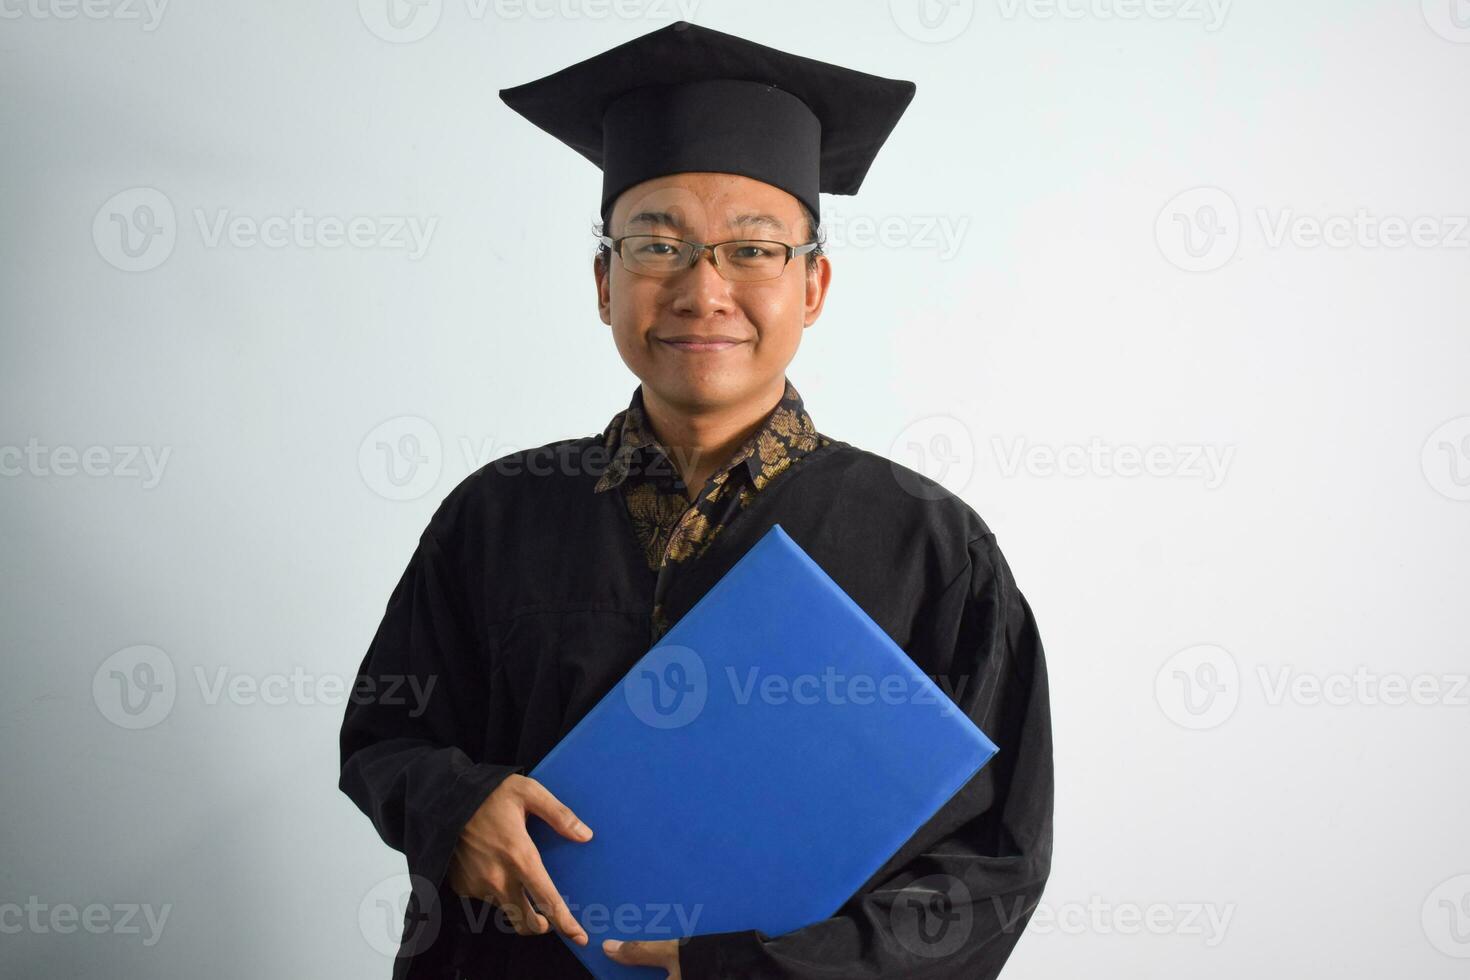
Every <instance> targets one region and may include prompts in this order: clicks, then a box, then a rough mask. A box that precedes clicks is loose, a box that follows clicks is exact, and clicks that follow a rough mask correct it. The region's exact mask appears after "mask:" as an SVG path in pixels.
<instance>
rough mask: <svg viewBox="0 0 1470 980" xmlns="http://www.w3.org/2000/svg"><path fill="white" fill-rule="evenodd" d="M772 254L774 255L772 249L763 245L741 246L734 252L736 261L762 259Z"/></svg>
mask: <svg viewBox="0 0 1470 980" xmlns="http://www.w3.org/2000/svg"><path fill="white" fill-rule="evenodd" d="M774 254H776V253H775V251H774V250H773V249H771V248H768V247H766V246H764V245H742V246H740V248H738V249H736V251H735V257H736V258H737V259H763V258H765V257H766V256H768V255H774Z"/></svg>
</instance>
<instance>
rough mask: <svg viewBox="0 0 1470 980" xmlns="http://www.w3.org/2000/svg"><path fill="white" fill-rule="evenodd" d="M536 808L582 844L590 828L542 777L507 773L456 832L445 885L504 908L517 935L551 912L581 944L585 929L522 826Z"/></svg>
mask: <svg viewBox="0 0 1470 980" xmlns="http://www.w3.org/2000/svg"><path fill="white" fill-rule="evenodd" d="M528 813H534V814H536V815H537V816H538V817H540V818H541V819H542V820H544V821H546V822H547V823H548V824H550V825H551V827H552V829H553V830H555V831H556V832H557V833H559V834H561V835H562V836H563V837H566V838H567V839H568V840H574V841H577V842H578V843H585V842H587V841H589V840H591V839H592V831H591V829H590V828H588V827H587V826H586V825H585V824H583V823H582V822H581V821H580V820H578V819H577V815H576V814H574V813H573V812H572V811H571V810H570V809H569V808H568V807H567V806H566V805H565V804H563V803H562V802H561V801H560V800H558V799H557V798H556V797H555V796H553V795H551V791H550V790H549V789H547V788H546V787H545V786H542V785H541V783H540V782H538V781H537V780H534V779H532V778H530V777H529V776H522V775H521V774H520V773H511V774H510V775H509V776H506V777H505V779H504V780H503V781H502V782H501V784H500V785H499V786H497V787H495V791H494V792H493V793H491V794H490V795H489V796H488V797H486V799H485V802H484V803H481V804H480V808H479V809H478V810H476V811H475V815H474V816H472V817H470V819H469V822H468V823H466V824H465V826H464V830H462V831H461V832H460V837H459V844H458V845H457V846H456V847H455V849H454V854H453V856H452V857H451V858H450V860H449V878H448V880H449V887H450V888H452V889H453V890H454V893H455V894H456V895H463V896H465V897H467V898H479V899H483V900H484V901H487V902H491V903H493V904H495V905H497V906H499V907H500V908H501V909H503V910H504V911H505V915H506V918H508V919H510V921H511V924H512V925H513V926H515V930H516V933H517V934H518V935H521V936H537V935H540V934H541V933H544V932H546V930H547V928H548V926H547V922H546V918H545V917H543V915H542V914H541V913H542V912H545V913H547V914H549V915H550V917H551V920H552V921H553V922H555V923H556V927H557V929H559V930H560V931H561V932H562V934H563V935H565V936H566V937H567V938H568V939H570V940H572V941H573V942H575V943H577V944H578V945H581V946H586V945H587V932H586V930H584V929H583V928H582V927H581V925H580V924H578V922H577V920H576V919H575V918H574V917H573V916H572V910H571V909H569V908H567V904H566V903H565V902H564V901H562V897H561V893H560V892H559V891H557V890H556V885H555V884H553V883H552V881H551V876H550V875H549V874H547V873H546V866H545V865H543V864H542V863H541V852H540V851H538V850H537V849H536V844H535V842H534V841H532V840H531V835H530V833H529V832H528V831H527V830H526V815H527V814H528Z"/></svg>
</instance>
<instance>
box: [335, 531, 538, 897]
mask: <svg viewBox="0 0 1470 980" xmlns="http://www.w3.org/2000/svg"><path fill="white" fill-rule="evenodd" d="M469 609H470V606H469V605H468V603H467V601H466V588H465V578H464V575H463V571H462V566H461V565H460V564H459V563H457V562H455V561H453V560H452V559H451V557H450V554H449V553H448V552H447V551H446V548H445V546H444V545H443V543H442V542H441V541H440V539H439V538H438V537H437V536H436V534H435V532H434V527H433V524H430V526H429V527H428V528H426V529H425V531H424V533H423V535H422V536H421V537H420V538H419V542H418V545H417V547H416V548H415V550H414V553H413V555H412V557H411V558H410V559H409V562H408V567H407V568H406V569H405V570H404V572H403V576H402V578H401V579H400V580H399V582H398V584H397V586H395V587H394V589H393V592H392V595H391V596H390V598H389V599H388V607H387V610H386V611H385V613H384V615H383V619H382V622H381V623H380V624H379V626H378V629H377V632H376V634H375V635H374V636H373V639H372V642H371V644H370V645H369V647H368V650H367V654H366V656H365V657H364V658H363V661H362V665H361V667H360V668H359V669H358V674H357V678H356V681H355V683H354V687H353V689H352V692H351V695H350V696H349V698H348V704H347V709H346V712H345V716H344V718H343V721H342V730H341V762H342V773H341V778H340V780H339V782H338V787H339V788H340V789H341V790H342V792H344V793H346V794H347V796H349V797H350V798H351V799H352V801H353V802H354V803H356V804H357V806H358V807H359V808H360V809H361V810H362V811H363V812H364V813H365V814H367V816H368V817H369V818H370V819H371V820H372V823H373V826H374V828H376V829H377V832H378V835H379V836H380V837H382V839H383V841H384V842H385V843H387V844H388V845H389V846H390V847H392V848H394V849H395V850H398V851H401V852H403V854H404V856H405V857H406V858H407V859H408V871H409V874H411V875H416V876H422V878H423V879H425V881H424V882H417V881H416V882H415V884H416V886H417V885H420V884H422V885H426V886H428V887H430V888H431V889H432V888H437V887H438V886H440V884H441V882H442V881H443V879H444V878H445V876H446V873H447V871H448V866H449V859H450V856H451V855H452V854H453V852H454V849H455V847H456V846H457V845H458V843H459V835H460V832H461V831H462V830H463V828H464V825H465V823H466V822H468V820H469V818H470V817H471V816H473V815H474V812H475V811H476V810H477V809H478V808H479V806H480V804H481V803H483V802H484V800H485V798H486V797H488V796H489V795H490V793H491V792H493V791H494V789H495V787H497V786H499V785H500V783H501V782H502V781H503V780H504V779H505V778H506V777H507V776H508V775H510V774H512V773H517V772H519V773H524V772H525V769H524V768H523V767H517V766H509V765H498V764H491V763H487V762H483V761H480V759H479V758H478V756H479V755H480V749H479V745H480V743H481V740H482V738H481V736H482V733H483V732H484V730H485V719H486V716H487V704H488V697H489V695H488V687H487V683H486V678H485V676H484V670H483V663H484V657H485V655H484V653H483V650H482V649H481V644H480V642H479V640H478V638H477V637H476V635H475V632H474V630H473V627H472V625H471V622H472V618H471V616H470V615H469ZM414 891H415V893H416V894H417V892H418V887H415V889H414ZM431 893H432V892H431Z"/></svg>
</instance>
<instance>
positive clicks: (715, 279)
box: [669, 249, 734, 318]
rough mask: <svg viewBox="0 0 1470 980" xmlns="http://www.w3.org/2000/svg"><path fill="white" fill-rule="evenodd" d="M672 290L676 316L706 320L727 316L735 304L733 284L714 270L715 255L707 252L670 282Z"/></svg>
mask: <svg viewBox="0 0 1470 980" xmlns="http://www.w3.org/2000/svg"><path fill="white" fill-rule="evenodd" d="M669 284H670V288H671V289H672V290H673V308H674V312H675V313H679V314H683V315H686V316H691V317H696V318H703V317H707V316H711V315H714V314H717V313H728V312H730V310H731V309H732V308H733V306H734V303H733V301H732V300H731V299H730V283H729V281H727V280H726V279H725V277H724V276H722V275H720V270H719V269H717V268H716V267H715V257H714V253H713V252H711V251H710V250H709V249H705V250H704V251H703V252H701V253H700V254H699V258H698V260H696V261H695V263H694V265H693V267H691V268H688V269H684V270H682V271H680V272H679V273H678V274H676V275H674V276H673V277H671V278H670V279H669Z"/></svg>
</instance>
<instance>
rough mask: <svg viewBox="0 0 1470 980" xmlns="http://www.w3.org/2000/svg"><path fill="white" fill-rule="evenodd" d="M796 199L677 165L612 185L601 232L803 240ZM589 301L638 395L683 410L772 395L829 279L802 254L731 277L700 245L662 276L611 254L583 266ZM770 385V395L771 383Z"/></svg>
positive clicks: (824, 266) (825, 265)
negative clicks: (744, 278) (782, 265)
mask: <svg viewBox="0 0 1470 980" xmlns="http://www.w3.org/2000/svg"><path fill="white" fill-rule="evenodd" d="M806 233H807V229H806V223H805V221H804V220H803V218H802V213H801V205H800V204H799V203H798V202H797V200H796V198H795V197H793V196H792V195H790V194H788V193H787V192H786V191H783V190H781V189H780V188H778V187H773V186H772V185H770V184H766V183H762V182H761V181H758V180H752V179H751V178H749V177H741V176H739V175H737V174H722V173H681V174H670V175H668V176H666V177H657V178H654V179H653V180H647V181H644V182H643V183H641V184H637V185H635V186H633V187H631V188H629V189H628V190H626V191H624V192H623V193H622V194H621V195H619V196H618V198H617V200H616V202H614V204H613V208H612V213H611V215H610V216H609V219H608V227H607V228H606V229H605V234H607V235H608V236H609V237H611V238H617V237H620V236H622V235H638V234H648V235H669V236H673V237H675V238H683V239H686V240H688V241H692V242H711V243H712V242H723V241H729V240H731V239H742V238H746V239H750V238H753V239H765V240H769V241H778V242H784V243H786V244H788V245H800V244H802V243H803V242H805V241H807V239H806V237H805V235H806ZM593 269H594V273H595V274H596V278H597V300H598V309H599V312H600V314H601V316H602V322H603V323H606V324H608V325H609V326H611V327H612V334H613V340H614V342H615V343H616V344H617V347H618V353H619V354H620V355H621V356H622V358H623V363H625V364H627V365H628V369H629V370H630V371H632V372H633V373H634V374H635V375H637V376H638V378H639V380H640V381H642V382H643V385H644V388H645V395H646V396H649V395H651V396H652V397H653V398H656V399H658V400H659V401H661V402H662V403H663V404H664V405H666V406H668V407H670V408H673V409H676V410H685V411H697V410H701V409H704V410H707V409H712V408H722V407H723V408H728V407H736V406H740V405H742V404H744V403H747V402H753V401H765V400H769V399H771V398H773V397H779V395H780V392H781V389H782V379H783V378H784V376H785V373H786V367H787V365H789V364H790V363H791V360H792V358H793V357H795V356H796V348H797V346H798V345H799V344H800V343H801V332H802V330H803V329H805V328H806V327H807V326H808V325H810V324H812V323H814V322H816V319H817V317H818V316H819V315H821V312H822V303H823V301H824V300H825V298H826V295H827V286H828V284H829V283H830V282H831V276H832V272H831V264H830V263H829V262H828V261H827V259H826V257H825V256H819V257H818V259H817V266H816V268H815V269H814V270H812V271H811V272H808V271H807V263H806V256H803V255H798V256H795V257H793V258H792V259H791V261H790V262H788V263H787V264H786V269H785V271H784V272H783V273H782V274H781V276H780V277H778V278H776V279H769V280H763V281H760V282H731V281H729V280H727V279H725V278H724V277H722V276H721V275H720V272H719V270H717V269H716V268H715V266H714V263H713V262H712V261H711V255H710V253H709V252H704V253H703V254H702V255H701V256H700V260H699V261H698V262H697V263H695V265H694V267H693V268H690V269H683V270H680V271H678V272H676V273H675V274H673V275H672V276H669V277H668V278H652V277H649V276H641V275H637V274H634V273H632V272H629V271H628V269H627V268H626V267H625V266H624V265H623V262H622V260H621V259H619V258H618V257H617V256H616V255H613V256H610V262H609V265H608V268H607V271H606V274H602V273H601V272H599V271H598V270H597V266H596V263H594V266H593ZM682 337H690V338H702V339H713V338H725V339H727V340H728V343H725V344H723V345H722V346H719V347H713V348H707V349H694V348H690V347H681V346H679V345H678V344H677V343H676V342H675V340H676V338H682ZM773 391H774V393H775V394H774V395H773V394H772V392H773Z"/></svg>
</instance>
